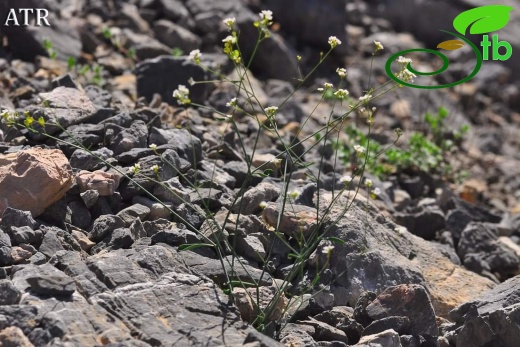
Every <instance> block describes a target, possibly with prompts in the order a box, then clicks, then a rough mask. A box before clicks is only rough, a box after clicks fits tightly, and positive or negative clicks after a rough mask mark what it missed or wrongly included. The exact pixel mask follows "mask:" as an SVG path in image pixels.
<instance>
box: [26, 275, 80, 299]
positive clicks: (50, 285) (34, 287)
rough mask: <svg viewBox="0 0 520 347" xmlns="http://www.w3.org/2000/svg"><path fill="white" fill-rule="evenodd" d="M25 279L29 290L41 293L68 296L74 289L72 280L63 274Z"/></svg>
mask: <svg viewBox="0 0 520 347" xmlns="http://www.w3.org/2000/svg"><path fill="white" fill-rule="evenodd" d="M26 281H27V283H29V285H30V286H31V291H33V292H34V293H37V294H41V295H50V296H70V295H72V293H74V292H75V291H76V285H75V284H74V281H73V280H72V279H71V278H70V277H68V276H65V275H62V276H45V277H28V278H26Z"/></svg>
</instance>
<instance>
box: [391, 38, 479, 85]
mask: <svg viewBox="0 0 520 347" xmlns="http://www.w3.org/2000/svg"><path fill="white" fill-rule="evenodd" d="M441 31H443V32H445V33H448V34H451V35H453V36H456V37H458V38H460V39H461V40H463V41H464V42H465V43H467V44H468V45H469V46H470V47H471V48H472V49H473V52H474V53H475V56H476V57H477V63H476V64H475V68H474V69H473V71H472V72H471V74H469V75H468V76H467V77H466V78H464V79H462V80H460V81H456V82H452V83H449V84H442V85H437V86H420V85H417V84H411V83H408V82H404V81H401V80H400V79H398V78H397V77H396V76H394V74H393V73H392V69H391V66H392V63H393V62H394V60H395V59H397V58H398V57H399V56H402V55H404V54H407V53H411V52H426V53H432V54H435V55H436V56H437V57H439V58H441V59H442V62H443V63H442V67H441V68H440V69H438V70H436V71H433V72H420V71H417V70H415V69H414V68H412V65H411V63H408V66H407V67H406V68H407V69H408V70H409V71H410V72H412V73H413V74H415V75H419V76H433V75H437V74H439V73H441V72H444V71H445V70H446V69H447V68H448V66H449V61H448V57H446V55H444V54H443V53H441V52H439V51H434V50H433V49H427V48H414V49H407V50H404V51H400V52H397V53H395V54H394V55H392V56H391V57H390V58H388V60H387V61H386V65H385V70H386V73H387V75H388V77H390V78H391V79H392V80H393V81H395V82H397V83H399V84H401V85H404V86H407V87H411V88H420V89H441V88H450V87H454V86H456V85H459V84H462V83H465V82H467V81H469V80H471V79H472V78H473V77H475V75H476V74H477V73H478V72H479V71H480V68H481V67H482V61H483V59H482V53H480V50H479V49H478V47H477V46H476V45H475V44H474V43H473V42H471V41H470V40H468V39H467V38H465V37H464V36H463V35H459V34H457V33H453V32H450V31H446V30H441Z"/></svg>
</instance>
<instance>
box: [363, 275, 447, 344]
mask: <svg viewBox="0 0 520 347" xmlns="http://www.w3.org/2000/svg"><path fill="white" fill-rule="evenodd" d="M366 311H367V314H368V316H369V317H370V318H372V319H374V320H379V319H382V318H388V317H391V316H404V317H407V318H408V319H409V322H410V326H409V329H410V330H409V332H410V334H411V335H420V336H423V337H424V338H425V339H426V340H427V341H430V342H432V341H437V336H438V335H439V330H438V328H437V323H436V320H435V312H434V311H433V307H432V304H431V302H430V298H429V297H428V293H427V292H426V290H425V289H424V287H423V286H420V285H415V284H410V285H407V284H402V285H399V286H395V287H390V288H387V289H386V290H385V291H384V292H382V293H381V294H379V295H378V297H377V298H376V299H375V300H374V301H372V302H371V303H370V304H369V305H368V306H367V308H366ZM402 328H406V327H402Z"/></svg>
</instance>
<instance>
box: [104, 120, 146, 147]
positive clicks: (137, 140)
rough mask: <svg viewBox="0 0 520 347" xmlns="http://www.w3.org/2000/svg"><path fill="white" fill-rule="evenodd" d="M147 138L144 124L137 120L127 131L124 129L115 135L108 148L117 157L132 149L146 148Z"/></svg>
mask: <svg viewBox="0 0 520 347" xmlns="http://www.w3.org/2000/svg"><path fill="white" fill-rule="evenodd" d="M147 137H148V128H147V126H146V124H145V123H144V122H143V121H141V120H137V121H135V122H133V123H132V124H131V125H130V128H129V129H125V130H123V131H121V132H120V133H119V134H117V135H116V137H115V138H114V140H113V142H112V144H111V145H110V146H109V148H110V149H111V150H112V151H114V154H116V155H117V154H121V153H123V152H127V151H129V150H131V149H132V148H136V147H138V148H140V147H146V144H147V141H146V139H147Z"/></svg>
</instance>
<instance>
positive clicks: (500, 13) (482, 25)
mask: <svg viewBox="0 0 520 347" xmlns="http://www.w3.org/2000/svg"><path fill="white" fill-rule="evenodd" d="M511 10H513V7H511V6H504V5H487V6H481V7H476V8H473V9H471V10H468V11H464V12H462V13H461V14H459V15H458V16H457V17H456V18H455V19H454V20H453V27H454V28H455V30H456V31H457V32H456V33H455V32H450V31H446V30H441V31H443V32H445V33H447V34H450V35H453V36H455V37H457V38H458V39H455V40H448V41H444V42H441V43H439V44H438V45H437V48H439V49H442V50H447V51H454V50H457V49H459V48H462V47H464V46H465V45H468V46H469V47H471V49H472V50H473V52H474V53H475V57H476V59H477V62H476V64H475V68H474V69H473V71H472V72H471V73H470V74H469V76H467V77H465V78H463V79H461V80H459V81H456V82H452V83H448V84H443V85H436V86H421V85H417V84H411V83H408V82H406V81H402V80H400V79H399V78H398V77H397V76H396V75H395V74H394V73H392V70H391V65H392V63H393V62H394V61H395V60H396V59H397V58H398V57H399V56H403V55H405V54H407V53H413V52H426V53H431V54H434V55H436V56H437V57H439V58H440V59H441V60H442V67H440V68H439V69H438V70H436V71H433V72H421V71H417V70H415V69H414V68H412V65H411V63H408V65H407V66H406V68H407V69H408V70H409V71H410V72H411V73H413V74H415V75H417V76H433V75H437V74H440V73H441V72H443V71H445V70H446V69H447V68H448V66H449V60H448V57H446V55H444V54H443V53H441V52H439V51H436V50H433V49H426V48H416V49H408V50H405V51H401V52H398V53H396V54H394V55H392V56H391V57H390V58H389V59H388V60H387V62H386V66H385V69H386V73H387V74H388V76H389V77H390V78H391V79H392V80H394V81H395V82H397V83H399V84H401V85H404V86H408V87H412V88H421V89H440V88H449V87H453V86H456V85H458V84H461V83H465V82H467V81H469V80H470V79H472V78H473V77H475V75H476V74H477V73H478V72H479V70H480V68H481V67H482V62H483V61H484V60H489V59H490V56H491V58H492V59H493V60H500V61H505V60H508V59H509V58H511V55H512V54H513V47H512V46H511V44H510V43H509V42H507V41H500V40H499V38H498V35H497V34H494V35H492V37H491V40H490V38H489V35H487V34H489V33H490V32H494V31H497V30H500V29H502V28H503V27H505V26H506V25H507V23H508V22H509V12H511ZM468 29H469V34H472V35H483V36H482V41H481V42H480V46H481V47H482V53H481V52H480V49H479V47H477V46H476V45H475V44H473V42H471V41H470V40H469V39H467V38H466V37H465V35H466V32H467V31H468ZM490 47H491V54H490ZM501 48H502V49H501ZM500 51H502V52H503V53H501V52H500Z"/></svg>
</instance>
